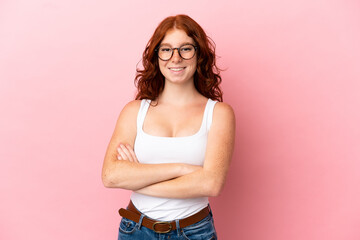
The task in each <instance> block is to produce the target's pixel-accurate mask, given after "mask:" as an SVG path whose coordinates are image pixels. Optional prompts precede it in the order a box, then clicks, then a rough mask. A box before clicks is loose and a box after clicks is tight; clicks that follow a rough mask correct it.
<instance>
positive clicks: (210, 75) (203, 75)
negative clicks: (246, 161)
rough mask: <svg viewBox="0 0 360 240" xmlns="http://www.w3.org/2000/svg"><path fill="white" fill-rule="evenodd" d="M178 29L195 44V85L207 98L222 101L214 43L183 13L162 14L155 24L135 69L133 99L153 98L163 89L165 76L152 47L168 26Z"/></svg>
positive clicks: (157, 42)
mask: <svg viewBox="0 0 360 240" xmlns="http://www.w3.org/2000/svg"><path fill="white" fill-rule="evenodd" d="M174 28H176V29H181V30H184V31H185V32H186V34H187V35H188V36H189V37H191V38H192V39H193V40H194V41H195V45H196V46H197V52H196V56H197V68H196V71H195V74H194V84H195V88H196V89H197V90H198V92H199V93H200V94H202V95H203V96H205V97H207V98H211V99H213V100H217V101H220V102H222V101H223V98H222V91H221V89H220V86H219V85H220V83H221V76H220V69H219V68H218V67H217V66H216V55H215V43H214V42H213V41H212V40H211V38H209V37H208V36H207V35H206V33H205V31H204V30H203V29H202V28H201V26H200V25H199V24H198V23H197V22H195V21H194V20H193V19H192V18H190V17H189V16H187V15H176V16H171V17H167V18H165V19H164V20H163V21H162V22H161V23H160V24H159V26H158V27H157V28H156V30H155V32H154V34H153V36H152V37H151V38H150V40H149V42H148V43H147V45H146V48H145V51H144V53H143V58H142V64H143V69H136V72H137V74H136V77H135V85H136V87H137V89H138V92H137V94H136V97H135V99H151V100H155V99H156V98H157V97H158V96H159V94H160V93H161V92H162V90H163V89H164V85H165V79H164V76H163V75H162V73H161V72H160V68H159V62H158V61H159V60H158V56H157V54H156V52H155V49H156V48H157V47H158V46H159V45H160V43H161V41H162V40H163V39H164V37H165V35H166V33H167V32H168V31H169V30H171V29H174Z"/></svg>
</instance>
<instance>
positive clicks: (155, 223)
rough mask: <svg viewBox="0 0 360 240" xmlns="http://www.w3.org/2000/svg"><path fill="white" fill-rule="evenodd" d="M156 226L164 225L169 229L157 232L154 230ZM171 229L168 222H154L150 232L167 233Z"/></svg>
mask: <svg viewBox="0 0 360 240" xmlns="http://www.w3.org/2000/svg"><path fill="white" fill-rule="evenodd" d="M158 224H166V225H168V226H169V229H168V230H165V231H157V230H155V226H156V225H158ZM171 229H172V225H171V224H170V223H169V222H154V224H153V225H152V230H154V232H156V233H168V232H170V231H171Z"/></svg>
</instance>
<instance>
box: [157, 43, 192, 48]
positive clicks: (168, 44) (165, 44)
mask: <svg viewBox="0 0 360 240" xmlns="http://www.w3.org/2000/svg"><path fill="white" fill-rule="evenodd" d="M187 44H191V45H195V44H194V43H192V42H183V43H181V44H180V46H183V45H187ZM159 46H170V47H172V45H171V44H170V43H162V44H160V45H159ZM180 46H179V47H180Z"/></svg>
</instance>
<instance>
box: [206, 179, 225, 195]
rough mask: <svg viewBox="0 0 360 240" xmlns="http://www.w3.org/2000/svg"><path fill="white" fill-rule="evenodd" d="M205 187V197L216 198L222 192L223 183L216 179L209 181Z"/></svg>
mask: <svg viewBox="0 0 360 240" xmlns="http://www.w3.org/2000/svg"><path fill="white" fill-rule="evenodd" d="M206 185H207V191H206V192H207V194H206V195H207V196H208V197H217V196H219V195H220V193H221V192H222V189H223V186H224V183H223V181H219V180H218V179H215V178H213V179H211V180H210V181H209V183H208V184H206Z"/></svg>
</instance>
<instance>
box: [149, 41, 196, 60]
mask: <svg viewBox="0 0 360 240" xmlns="http://www.w3.org/2000/svg"><path fill="white" fill-rule="evenodd" d="M186 45H191V46H193V47H194V50H195V53H194V55H193V56H192V57H191V58H184V57H183V56H181V53H180V51H179V50H180V48H182V47H183V46H186ZM160 47H161V45H160V46H158V47H157V48H156V49H155V52H156V54H157V56H158V58H159V59H161V60H162V61H169V60H170V59H171V58H172V57H173V56H174V50H175V49H176V50H177V51H178V54H179V56H180V57H181V58H182V59H184V60H190V59H192V58H193V57H194V56H195V55H196V51H197V46H195V45H194V44H191V43H185V44H183V45H181V46H180V47H177V48H171V47H169V48H170V49H171V56H170V57H169V59H167V60H164V59H162V58H161V57H160V56H159V48H160Z"/></svg>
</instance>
